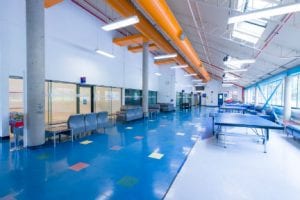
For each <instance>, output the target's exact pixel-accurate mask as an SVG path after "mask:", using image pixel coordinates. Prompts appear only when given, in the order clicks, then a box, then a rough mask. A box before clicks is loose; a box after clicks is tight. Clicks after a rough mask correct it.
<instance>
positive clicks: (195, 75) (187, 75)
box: [184, 74, 197, 76]
mask: <svg viewBox="0 0 300 200" xmlns="http://www.w3.org/2000/svg"><path fill="white" fill-rule="evenodd" d="M184 76H197V74H185V75H184Z"/></svg>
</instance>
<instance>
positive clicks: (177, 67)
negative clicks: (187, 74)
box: [170, 65, 188, 69]
mask: <svg viewBox="0 0 300 200" xmlns="http://www.w3.org/2000/svg"><path fill="white" fill-rule="evenodd" d="M187 67H188V65H175V66H172V67H170V68H171V69H182V68H187Z"/></svg>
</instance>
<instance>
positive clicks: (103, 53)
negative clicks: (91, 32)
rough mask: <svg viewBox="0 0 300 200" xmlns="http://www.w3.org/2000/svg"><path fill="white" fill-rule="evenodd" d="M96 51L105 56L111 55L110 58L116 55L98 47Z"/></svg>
mask: <svg viewBox="0 0 300 200" xmlns="http://www.w3.org/2000/svg"><path fill="white" fill-rule="evenodd" d="M96 53H98V54H101V55H103V56H106V57H109V58H114V57H115V56H114V55H113V54H110V53H107V52H105V51H101V50H100V49H96Z"/></svg>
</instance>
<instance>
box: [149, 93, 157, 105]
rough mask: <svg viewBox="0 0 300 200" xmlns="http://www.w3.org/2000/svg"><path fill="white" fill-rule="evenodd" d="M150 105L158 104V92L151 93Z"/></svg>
mask: <svg viewBox="0 0 300 200" xmlns="http://www.w3.org/2000/svg"><path fill="white" fill-rule="evenodd" d="M148 104H149V105H151V104H157V92H155V91H149V97H148Z"/></svg>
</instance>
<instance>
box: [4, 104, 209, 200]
mask: <svg viewBox="0 0 300 200" xmlns="http://www.w3.org/2000/svg"><path fill="white" fill-rule="evenodd" d="M209 111H210V109H209V108H201V110H200V109H199V108H197V109H193V110H192V111H191V112H186V111H178V112H174V113H161V114H160V115H159V117H158V118H157V119H155V120H149V121H147V120H145V121H144V120H139V121H135V122H132V123H127V124H117V126H116V127H113V128H111V129H108V130H107V131H106V134H93V135H90V136H87V137H83V138H82V139H79V140H76V141H75V142H73V143H72V142H70V141H68V142H63V143H60V144H58V145H57V147H56V148H55V149H54V148H53V146H51V145H49V146H47V147H45V148H42V149H37V150H21V151H14V152H9V149H8V148H9V142H8V141H7V142H2V143H0V153H1V155H0V157H1V162H0V180H1V184H0V199H1V198H7V199H14V198H15V199H63V198H65V199H118V200H120V199H126V200H129V199H139V200H141V199H147V200H148V199H149V200H150V199H161V198H163V197H164V195H165V194H166V192H167V190H168V188H169V187H170V185H171V183H172V181H173V179H174V178H175V176H176V175H177V173H178V171H179V170H180V169H181V167H182V165H183V163H184V161H185V160H186V158H187V155H188V153H189V152H190V150H191V148H192V147H193V146H194V144H195V142H196V140H197V139H198V138H200V139H201V138H202V139H204V138H207V137H209V136H210V134H211V120H210V119H209V117H208V112H209ZM128 127H132V128H128ZM176 133H179V134H176ZM182 133H183V134H182ZM136 136H141V137H137V138H135V137H136ZM85 140H89V141H92V143H90V144H87V145H84V144H80V142H82V141H85ZM112 147H113V148H112ZM153 152H155V153H159V154H162V158H161V159H154V158H149V157H148V156H149V155H150V154H151V153H153ZM78 163H83V164H84V165H85V168H83V169H81V170H80V171H74V170H72V169H70V167H71V166H73V165H75V164H78ZM79 165H80V166H81V165H82V164H79ZM75 166H77V165H75ZM75 168H76V167H75Z"/></svg>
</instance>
